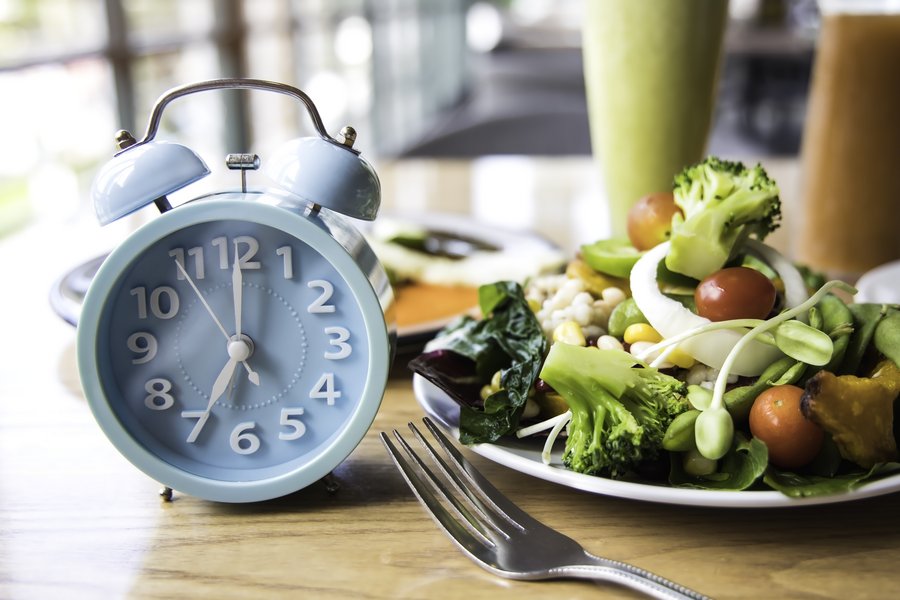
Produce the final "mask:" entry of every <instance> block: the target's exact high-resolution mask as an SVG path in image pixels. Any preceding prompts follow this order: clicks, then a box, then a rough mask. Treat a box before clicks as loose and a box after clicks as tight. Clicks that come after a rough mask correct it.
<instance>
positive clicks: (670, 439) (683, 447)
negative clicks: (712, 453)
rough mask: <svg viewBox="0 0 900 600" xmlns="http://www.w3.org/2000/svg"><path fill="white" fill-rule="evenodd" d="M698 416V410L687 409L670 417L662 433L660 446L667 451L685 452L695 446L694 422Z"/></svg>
mask: <svg viewBox="0 0 900 600" xmlns="http://www.w3.org/2000/svg"><path fill="white" fill-rule="evenodd" d="M698 416H700V411H699V410H688V411H685V412H683V413H681V414H680V415H678V416H677V417H675V418H674V419H672V422H671V423H669V426H668V427H667V428H666V433H665V435H663V440H662V447H663V448H664V449H665V450H668V451H669V452H685V451H687V450H691V449H693V448H696V445H695V443H694V424H695V423H696V422H697V417H698Z"/></svg>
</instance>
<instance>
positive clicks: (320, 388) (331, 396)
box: [309, 373, 341, 406]
mask: <svg viewBox="0 0 900 600" xmlns="http://www.w3.org/2000/svg"><path fill="white" fill-rule="evenodd" d="M309 397H310V398H315V399H321V400H325V403H326V404H327V405H328V406H333V405H334V401H335V400H337V399H338V398H340V397H341V392H340V390H336V389H334V373H322V376H321V377H319V381H317V382H316V385H314V386H313V388H312V389H311V390H310V391H309Z"/></svg>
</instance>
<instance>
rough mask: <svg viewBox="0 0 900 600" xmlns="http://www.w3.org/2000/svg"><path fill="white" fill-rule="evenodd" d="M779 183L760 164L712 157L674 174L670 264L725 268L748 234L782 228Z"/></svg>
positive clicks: (687, 271)
mask: <svg viewBox="0 0 900 600" xmlns="http://www.w3.org/2000/svg"><path fill="white" fill-rule="evenodd" d="M778 193H779V192H778V186H777V185H776V183H775V182H774V181H772V180H771V179H769V176H768V175H767V174H766V172H765V170H764V169H763V168H762V166H760V165H756V166H755V167H752V168H749V169H748V168H747V167H745V166H744V165H743V163H740V162H731V161H726V160H721V159H718V158H715V157H709V158H707V159H706V160H704V161H703V162H701V163H699V164H697V165H694V166H691V167H687V168H685V169H684V170H683V171H682V172H681V173H679V174H678V175H677V176H676V177H675V183H674V194H675V204H677V205H678V207H679V208H681V211H682V213H683V215H677V214H676V215H675V217H673V219H672V237H671V247H670V249H669V254H668V255H667V256H666V267H668V268H669V270H671V271H675V272H677V273H681V274H683V275H688V276H690V277H693V278H694V279H703V278H704V277H706V276H707V275H709V274H711V273H714V272H716V271H718V270H719V269H721V268H722V267H723V266H724V265H725V263H726V262H727V261H728V259H729V258H730V257H731V256H732V253H733V252H734V250H735V249H736V248H738V247H740V245H741V243H742V242H743V240H745V239H746V238H747V237H748V236H751V235H752V236H754V237H756V238H757V239H759V240H762V239H764V238H765V237H766V235H768V234H769V233H771V232H772V231H774V230H775V229H777V228H778V226H779V221H780V218H781V200H780V199H779V197H778Z"/></svg>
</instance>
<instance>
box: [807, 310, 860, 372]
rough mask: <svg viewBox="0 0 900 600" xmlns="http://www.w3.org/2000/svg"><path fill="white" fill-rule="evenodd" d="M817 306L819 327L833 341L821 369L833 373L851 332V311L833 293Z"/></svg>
mask: <svg viewBox="0 0 900 600" xmlns="http://www.w3.org/2000/svg"><path fill="white" fill-rule="evenodd" d="M817 308H818V310H819V311H820V313H821V315H822V326H821V327H820V329H821V330H822V331H824V332H825V333H827V334H828V335H829V336H831V340H832V342H834V350H833V351H832V354H831V360H829V361H828V363H827V364H826V365H824V366H823V367H822V370H824V371H830V372H832V373H834V372H835V371H836V370H837V368H838V367H839V366H840V364H841V362H842V361H843V360H844V356H845V355H846V353H847V347H848V345H849V344H850V335H851V334H852V333H853V313H851V312H850V309H849V308H848V307H847V305H846V304H845V303H844V301H843V300H841V299H840V298H838V297H837V296H835V295H833V294H828V295H827V296H825V297H824V298H822V301H821V302H819V304H818V305H817ZM818 370H819V369H816V370H815V371H814V372H813V373H807V375H808V376H812V375H813V374H814V373H815V372H816V371H818Z"/></svg>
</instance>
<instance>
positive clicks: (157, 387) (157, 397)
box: [144, 377, 175, 410]
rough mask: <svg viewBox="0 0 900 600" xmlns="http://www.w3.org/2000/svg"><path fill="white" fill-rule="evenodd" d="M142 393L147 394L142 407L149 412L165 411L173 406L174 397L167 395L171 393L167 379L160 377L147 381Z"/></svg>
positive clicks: (170, 383) (169, 382)
mask: <svg viewBox="0 0 900 600" xmlns="http://www.w3.org/2000/svg"><path fill="white" fill-rule="evenodd" d="M144 391H146V392H147V396H146V397H145V398H144V406H146V407H147V408H149V409H150V410H166V409H168V408H172V405H173V404H175V397H174V396H172V394H170V393H169V392H171V391H172V382H171V381H169V380H168V379H163V378H161V377H154V378H153V379H148V380H147V383H145V384H144Z"/></svg>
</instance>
